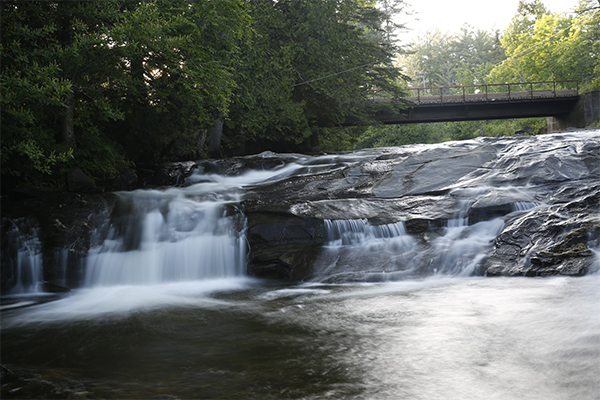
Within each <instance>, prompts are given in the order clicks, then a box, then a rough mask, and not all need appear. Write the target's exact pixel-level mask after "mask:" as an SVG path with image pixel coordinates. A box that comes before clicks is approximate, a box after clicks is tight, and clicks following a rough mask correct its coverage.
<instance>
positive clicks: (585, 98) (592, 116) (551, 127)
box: [547, 91, 600, 132]
mask: <svg viewBox="0 0 600 400" xmlns="http://www.w3.org/2000/svg"><path fill="white" fill-rule="evenodd" d="M547 120H548V132H553V131H563V130H565V129H568V128H585V127H586V126H590V125H591V124H592V123H594V122H599V121H600V91H594V92H589V93H585V94H582V95H580V96H579V100H578V101H577V104H576V105H575V109H574V110H573V111H572V112H570V113H568V114H562V115H556V116H552V117H548V119H547Z"/></svg>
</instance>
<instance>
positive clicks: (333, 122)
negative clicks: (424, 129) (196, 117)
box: [225, 0, 402, 151]
mask: <svg viewBox="0 0 600 400" xmlns="http://www.w3.org/2000/svg"><path fill="white" fill-rule="evenodd" d="M365 3H367V4H365ZM251 5H252V8H251V14H252V17H253V18H252V20H253V28H254V30H255V36H254V38H253V43H252V46H249V47H248V48H246V49H245V50H244V54H243V55H242V59H244V60H248V62H247V63H245V64H244V65H241V66H239V67H236V81H237V82H238V88H237V90H236V97H235V100H234V103H233V105H232V108H231V112H230V113H229V115H228V116H227V121H226V131H225V137H226V140H227V143H228V145H229V146H230V147H231V148H237V150H238V151H249V150H250V149H251V148H252V150H258V149H260V148H261V146H262V147H266V146H267V145H268V146H269V147H270V148H272V149H273V148H276V149H282V148H287V149H290V146H292V147H295V148H296V149H304V150H309V149H310V148H315V147H316V145H317V143H318V136H319V135H323V134H326V132H327V131H324V130H322V129H320V128H323V127H334V126H340V125H342V124H344V123H345V122H347V120H348V119H349V118H353V119H354V121H355V122H356V123H364V122H365V121H367V120H369V118H370V117H371V116H372V114H373V113H374V112H376V110H369V109H368V108H367V107H366V106H365V104H366V103H367V100H368V98H369V97H370V96H372V95H373V93H374V91H375V90H379V91H381V92H382V93H389V94H390V96H391V97H397V96H399V95H400V94H401V90H400V86H399V85H398V84H397V80H398V78H401V77H402V75H401V74H400V71H399V70H398V69H397V68H393V67H390V65H391V60H392V58H393V56H394V54H395V47H394V46H393V45H392V44H391V43H388V42H387V41H386V40H385V37H384V35H383V30H382V27H381V25H382V22H383V20H384V14H383V13H382V12H381V11H380V10H378V9H376V8H375V7H374V5H373V4H370V2H362V1H357V0H344V1H321V0H319V1H308V2H299V1H294V0H284V1H277V2H275V1H270V0H255V1H252V2H251ZM374 33H378V34H374ZM392 106H396V107H398V106H399V104H398V103H392ZM253 143H254V144H253ZM301 144H302V145H303V146H304V147H303V146H300V145H301ZM274 146H275V147H274ZM277 146H279V147H277ZM242 148H244V149H243V150H242Z"/></svg>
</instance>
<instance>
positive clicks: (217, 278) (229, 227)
mask: <svg viewBox="0 0 600 400" xmlns="http://www.w3.org/2000/svg"><path fill="white" fill-rule="evenodd" d="M325 168H326V169H328V170H331V169H332V168H335V163H334V162H333V161H332V163H329V161H327V160H326V161H324V162H323V163H321V164H320V165H311V164H310V163H303V162H302V160H299V161H298V162H294V163H289V164H285V165H282V166H280V167H277V168H274V169H271V170H268V171H251V172H248V173H246V174H243V175H240V176H229V177H227V176H219V175H213V174H202V173H200V172H197V173H195V174H194V175H192V176H191V177H189V178H188V186H187V187H184V188H171V189H168V190H163V191H158V190H146V191H134V192H127V193H125V192H124V193H121V194H120V195H119V196H120V202H119V206H118V208H117V210H116V211H115V212H114V213H113V216H112V218H111V220H110V221H107V224H106V226H103V227H102V228H101V229H99V230H98V233H97V234H98V235H102V237H103V238H104V239H103V244H102V245H101V246H98V247H96V248H94V249H92V250H90V252H89V254H88V255H87V256H86V257H85V258H84V259H83V260H82V263H83V266H82V271H83V274H82V276H81V285H80V287H79V288H77V289H75V290H72V291H71V292H68V293H60V294H48V293H45V292H43V291H42V290H41V288H40V285H39V284H40V282H41V280H42V278H41V276H42V275H41V264H42V263H41V258H40V255H39V251H40V250H39V248H40V244H39V241H38V240H37V239H36V235H35V232H34V230H32V233H31V234H29V235H22V236H19V239H14V242H13V243H14V246H16V247H18V248H19V249H20V250H19V253H18V254H19V256H18V258H17V259H16V263H17V265H16V267H15V270H17V271H18V276H17V277H16V283H15V285H14V287H13V290H12V293H11V295H9V296H4V297H3V298H2V365H3V366H4V369H3V372H2V376H3V381H2V398H27V399H29V398H61V399H62V398H119V399H129V398H136V399H152V398H156V399H188V398H208V399H212V398H226V399H238V398H239V399H242V398H256V399H287V398H290V399H296V398H297V399H323V398H336V399H337V398H352V399H354V398H357V399H423V400H434V399H440V400H441V399H444V400H448V399H461V400H462V399H499V400H505V399H531V400H536V399H539V400H567V399H582V400H588V399H589V400H592V399H598V398H599V397H598V393H600V374H599V373H598V372H599V371H600V291H598V289H597V288H598V285H599V284H600V275H598V274H597V273H594V274H589V275H587V276H585V277H579V278H570V277H555V278H545V279H525V278H484V277H473V276H472V275H473V272H474V271H475V270H476V268H477V266H478V263H479V261H480V259H481V258H482V257H483V255H484V253H485V250H486V249H489V248H490V246H491V245H492V242H493V240H494V238H495V237H496V236H497V235H498V234H499V233H500V231H501V230H502V229H503V227H504V219H502V218H491V219H489V220H483V221H477V222H475V223H472V224H471V225H469V218H468V211H469V208H470V207H471V206H472V204H473V201H474V198H475V197H474V196H476V195H478V194H481V193H483V192H485V191H486V190H487V189H486V188H472V189H468V190H467V189H456V191H455V192H453V193H452V195H453V196H455V197H456V198H458V199H459V203H460V207H459V210H458V211H457V213H456V215H455V216H454V217H453V218H451V219H449V220H448V223H447V226H446V227H444V229H443V230H442V231H441V233H440V234H439V235H438V236H437V237H435V238H433V239H432V240H431V246H430V247H429V249H428V251H427V252H423V251H421V249H420V245H419V243H418V242H417V240H416V239H415V238H414V237H412V236H411V235H409V234H408V233H407V231H406V227H405V225H404V224H403V223H402V222H397V223H390V224H380V225H374V224H372V223H371V222H369V221H368V220H367V219H347V220H327V219H326V220H325V221H324V226H325V231H326V234H327V238H326V242H325V243H324V245H323V248H322V251H321V254H320V257H319V259H318V260H317V264H318V269H317V273H316V274H315V275H314V277H313V279H311V280H310V281H308V282H300V283H293V284H292V283H286V282H273V281H263V280H258V279H253V278H250V277H248V276H246V273H245V270H246V263H247V257H248V251H249V249H248V243H247V238H246V228H247V227H246V225H247V222H246V217H245V215H244V211H243V210H242V209H240V208H239V207H238V204H239V201H240V199H241V198H242V196H243V190H244V189H245V188H251V187H252V186H254V185H259V184H260V185H262V184H267V183H268V184H274V183H277V182H280V181H283V180H285V179H286V177H288V176H289V175H290V174H292V173H294V174H303V173H311V174H315V173H319V171H320V170H322V169H325ZM507 190H510V188H508V189H507ZM539 206H541V204H539V203H535V202H518V203H515V204H514V205H513V211H514V212H515V213H518V212H527V210H530V209H531V208H533V207H539ZM596 260H597V263H598V264H599V266H600V259H599V258H598V257H597V258H596ZM424 264H425V265H426V266H427V271H428V274H427V275H425V276H423V275H420V276H419V277H416V276H414V275H413V272H414V271H416V270H417V267H419V268H422V265H424ZM597 269H598V268H597ZM65 274H66V272H65Z"/></svg>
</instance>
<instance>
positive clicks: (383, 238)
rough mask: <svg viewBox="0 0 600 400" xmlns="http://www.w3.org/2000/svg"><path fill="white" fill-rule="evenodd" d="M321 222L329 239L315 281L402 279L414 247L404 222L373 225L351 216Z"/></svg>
mask: <svg viewBox="0 0 600 400" xmlns="http://www.w3.org/2000/svg"><path fill="white" fill-rule="evenodd" d="M324 223H325V230H326V233H327V237H328V242H327V244H326V246H325V247H324V249H323V252H322V254H321V256H320V259H319V260H318V261H317V264H318V266H317V270H318V273H317V276H316V279H317V280H322V281H333V282H338V281H340V282H343V281H388V280H397V279H401V277H402V276H403V275H404V274H405V271H404V269H405V268H404V267H405V266H406V264H407V261H408V260H410V259H412V258H413V257H414V253H415V251H416V249H417V247H416V244H415V240H414V239H413V238H412V237H411V236H410V235H408V234H407V233H406V228H405V226H404V223H403V222H396V223H392V224H384V225H372V224H371V223H370V222H369V221H368V220H366V219H351V220H325V221H324Z"/></svg>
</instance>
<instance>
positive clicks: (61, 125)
mask: <svg viewBox="0 0 600 400" xmlns="http://www.w3.org/2000/svg"><path fill="white" fill-rule="evenodd" d="M1 18H2V38H1V40H2V66H1V74H2V82H1V85H2V87H1V89H2V100H1V101H2V176H3V185H5V186H6V185H7V181H11V180H12V182H9V186H10V184H13V185H14V184H16V183H20V184H27V183H36V184H40V183H44V179H45V178H44V176H46V177H47V178H49V179H51V180H52V182H49V183H53V184H59V183H60V181H62V179H63V173H64V172H65V171H66V170H68V169H70V168H72V167H79V168H81V169H83V170H84V171H86V172H88V173H90V174H93V175H96V176H101V175H105V174H109V175H114V174H116V173H118V172H119V171H120V170H122V169H124V168H127V166H128V161H138V160H144V159H151V160H154V161H155V160H158V159H161V158H163V157H176V156H177V155H181V154H183V153H184V152H185V151H190V149H191V148H192V146H191V144H190V143H191V141H193V139H194V138H195V137H197V136H198V135H199V132H201V131H202V130H203V129H207V128H209V127H210V126H211V125H212V124H213V123H214V119H215V117H216V116H218V115H219V114H220V113H224V112H226V111H227V107H228V106H229V103H230V100H231V95H232V88H233V87H234V86H235V82H234V80H233V74H232V68H233V65H234V64H235V62H236V55H237V54H238V46H239V45H240V43H241V42H242V41H241V40H240V37H242V36H244V35H245V34H246V32H247V29H248V15H247V13H246V4H245V2H244V1H242V0H220V1H218V2H205V1H200V0H189V1H188V0H185V1H184V0H177V1H164V0H155V1H147V2H121V1H116V0H107V1H96V2H90V1H69V2H58V1H56V2H52V1H48V2H21V1H12V2H11V1H5V2H2V16H1ZM186 145H189V146H188V148H186ZM12 178H15V179H12ZM16 180H18V182H16ZM47 183H48V182H47Z"/></svg>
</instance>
